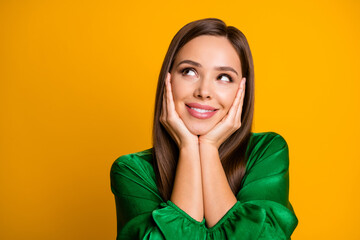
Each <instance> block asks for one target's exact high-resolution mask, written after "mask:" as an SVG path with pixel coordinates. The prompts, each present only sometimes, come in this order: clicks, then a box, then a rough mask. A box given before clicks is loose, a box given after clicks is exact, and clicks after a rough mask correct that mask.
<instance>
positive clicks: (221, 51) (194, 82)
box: [170, 35, 242, 135]
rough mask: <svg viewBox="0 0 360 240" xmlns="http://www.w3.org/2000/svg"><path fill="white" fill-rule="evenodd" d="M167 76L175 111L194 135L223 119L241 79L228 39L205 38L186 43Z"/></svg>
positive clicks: (236, 56)
mask: <svg viewBox="0 0 360 240" xmlns="http://www.w3.org/2000/svg"><path fill="white" fill-rule="evenodd" d="M170 73H171V86H172V92H173V97H174V103H175V109H176V112H177V113H178V114H179V117H180V118H181V119H182V120H183V122H184V124H185V125H186V127H187V128H188V129H189V131H190V132H191V133H193V134H195V135H204V134H206V133H207V132H209V131H210V130H211V129H212V128H213V127H214V126H215V125H216V124H217V123H218V122H220V121H221V120H222V119H223V117H224V116H225V115H226V114H227V113H228V111H229V109H230V107H231V105H232V103H233V101H234V99H235V95H236V92H237V90H238V88H239V84H240V82H241V79H242V73H241V63H240V59H239V56H238V54H237V52H236V50H235V49H234V47H233V46H232V45H231V43H230V42H229V40H227V39H226V38H225V37H220V36H209V35H202V36H199V37H196V38H194V39H192V40H190V41H189V42H188V43H186V44H185V45H184V46H183V47H182V48H181V49H180V51H179V52H178V54H177V56H176V58H175V60H174V63H173V67H172V70H171V72H170ZM199 104H200V105H199ZM213 110H215V111H213Z"/></svg>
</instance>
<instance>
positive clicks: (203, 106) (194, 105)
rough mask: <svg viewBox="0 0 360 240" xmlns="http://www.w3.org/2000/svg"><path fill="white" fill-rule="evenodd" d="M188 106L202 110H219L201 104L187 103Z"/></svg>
mask: <svg viewBox="0 0 360 240" xmlns="http://www.w3.org/2000/svg"><path fill="white" fill-rule="evenodd" d="M186 105H187V106H189V107H193V108H200V109H205V110H217V109H216V108H214V107H212V106H209V105H202V104H200V103H186Z"/></svg>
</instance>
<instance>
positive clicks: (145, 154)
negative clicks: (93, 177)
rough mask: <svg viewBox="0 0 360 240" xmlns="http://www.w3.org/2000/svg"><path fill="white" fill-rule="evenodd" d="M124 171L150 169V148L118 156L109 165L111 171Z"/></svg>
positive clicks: (146, 170) (147, 170)
mask: <svg viewBox="0 0 360 240" xmlns="http://www.w3.org/2000/svg"><path fill="white" fill-rule="evenodd" d="M124 171H132V172H144V171H145V172H149V171H152V148H149V149H145V150H143V151H139V152H135V153H130V154H125V155H122V156H120V157H118V158H117V159H116V160H115V161H114V162H113V163H112V165H111V173H114V172H124Z"/></svg>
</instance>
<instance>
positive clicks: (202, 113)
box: [185, 104, 219, 119]
mask: <svg viewBox="0 0 360 240" xmlns="http://www.w3.org/2000/svg"><path fill="white" fill-rule="evenodd" d="M185 105H186V104H185ZM186 109H187V110H188V112H189V114H190V115H191V116H192V117H194V118H198V119H208V118H211V117H212V116H214V115H215V114H216V113H217V110H219V109H214V110H207V109H201V108H194V107H190V106H188V105H186Z"/></svg>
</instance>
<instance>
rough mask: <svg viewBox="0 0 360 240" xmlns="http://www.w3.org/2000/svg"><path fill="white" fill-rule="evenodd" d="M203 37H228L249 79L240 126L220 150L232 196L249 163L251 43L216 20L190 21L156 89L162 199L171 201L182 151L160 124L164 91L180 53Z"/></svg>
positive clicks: (155, 131) (156, 152) (156, 156)
mask: <svg viewBox="0 0 360 240" xmlns="http://www.w3.org/2000/svg"><path fill="white" fill-rule="evenodd" d="M201 35H212V36H223V37H226V38H227V39H228V40H229V41H230V43H231V44H232V46H233V47H234V48H235V50H236V51H237V53H238V55H239V58H240V62H241V71H242V73H243V77H245V78H246V88H245V97H244V103H243V108H242V114H241V127H240V128H239V129H238V130H237V131H235V132H234V133H233V134H232V135H231V136H230V137H228V138H227V139H226V140H225V141H224V142H223V143H222V145H221V146H220V147H219V156H220V160H221V163H222V166H223V168H224V171H225V173H226V176H227V180H228V182H229V185H230V187H231V190H232V191H233V193H234V194H235V196H236V194H237V192H238V191H239V190H240V188H241V186H240V185H241V181H242V179H243V177H244V174H245V168H246V163H247V158H248V156H246V149H247V146H248V144H249V140H250V136H251V127H252V121H253V113H254V65H253V59H252V55H251V52H250V48H249V44H248V42H247V40H246V37H245V35H244V34H243V33H242V32H241V31H239V30H238V29H237V28H235V27H233V26H226V24H225V23H224V22H223V21H222V20H220V19H217V18H205V19H201V20H197V21H193V22H190V23H188V24H186V25H185V26H184V27H182V28H181V29H180V30H179V31H178V32H177V33H176V35H175V36H174V38H173V39H172V41H171V43H170V46H169V49H168V51H167V53H166V55H165V59H164V62H163V64H162V67H161V71H160V74H159V79H158V85H157V90H156V99H155V111H154V121H153V132H152V135H153V136H152V137H153V151H152V156H153V159H154V161H153V167H154V171H155V175H156V181H157V186H158V189H159V192H160V194H161V196H162V198H163V199H164V200H165V201H167V200H169V199H170V196H171V192H172V188H173V184H174V179H175V173H176V165H177V160H178V157H179V149H178V146H177V145H176V143H175V141H174V140H173V139H172V137H171V136H170V135H169V133H168V132H167V131H166V129H165V128H164V126H163V125H162V124H161V123H160V115H161V111H162V97H163V94H164V90H165V78H166V74H167V72H170V71H171V69H172V67H173V62H174V59H175V57H176V54H177V53H178V52H179V50H180V49H181V48H182V47H183V46H184V45H185V44H186V43H187V42H189V41H190V40H191V39H193V38H195V37H198V36H201Z"/></svg>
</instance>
